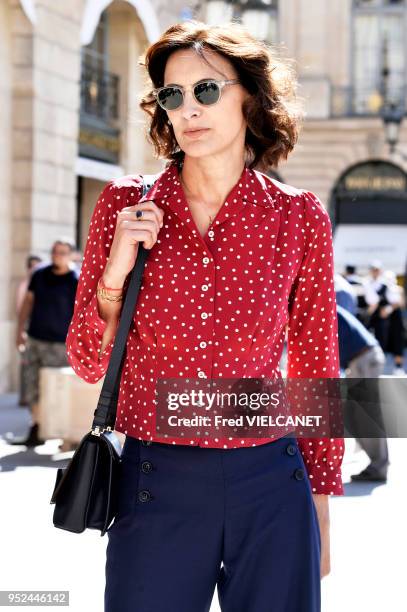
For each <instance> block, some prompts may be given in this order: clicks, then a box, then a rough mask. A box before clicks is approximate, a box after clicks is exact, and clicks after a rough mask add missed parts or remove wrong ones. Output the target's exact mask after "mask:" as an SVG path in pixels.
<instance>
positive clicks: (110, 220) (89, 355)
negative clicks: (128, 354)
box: [66, 179, 141, 383]
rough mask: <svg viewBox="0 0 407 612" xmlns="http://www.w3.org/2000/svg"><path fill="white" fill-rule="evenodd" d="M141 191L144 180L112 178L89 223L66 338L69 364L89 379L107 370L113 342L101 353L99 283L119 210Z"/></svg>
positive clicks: (135, 198)
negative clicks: (130, 183)
mask: <svg viewBox="0 0 407 612" xmlns="http://www.w3.org/2000/svg"><path fill="white" fill-rule="evenodd" d="M129 187H131V189H129ZM140 195H141V183H140V185H137V184H136V185H135V186H134V185H129V182H128V181H123V180H121V182H120V179H119V180H118V181H111V182H109V183H108V184H107V185H106V186H105V188H104V189H103V191H102V192H101V194H100V196H99V198H98V200H97V203H96V206H95V209H94V212H93V214H92V218H91V222H90V225H89V233H88V237H87V241H86V246H85V252H84V257H83V263H82V268H81V273H80V276H79V282H78V287H77V291H76V296H75V306H74V312H73V317H72V320H71V323H70V326H69V329H68V334H67V338H66V350H67V358H68V361H69V363H70V365H71V366H72V368H73V369H74V370H75V372H76V374H77V375H78V376H80V378H83V379H84V380H85V381H87V382H89V383H96V382H97V381H98V380H100V378H102V376H104V374H105V373H106V370H107V366H108V363H109V357H110V354H111V350H112V347H113V342H114V338H113V339H112V340H111V342H110V343H109V344H108V345H107V346H106V348H105V349H104V351H103V352H102V354H101V355H100V356H99V352H100V347H101V344H102V338H103V333H104V331H105V329H106V322H105V321H104V320H103V319H102V318H101V317H100V315H99V311H98V304H97V296H96V288H97V283H98V280H99V278H100V277H101V276H102V274H103V272H104V269H105V266H106V263H107V261H108V257H109V253H110V248H111V245H112V242H113V236H114V232H115V227H116V218H117V213H118V211H120V210H121V209H122V208H124V207H125V206H130V205H132V204H134V203H135V202H137V201H138V199H139V198H140ZM128 198H129V199H128Z"/></svg>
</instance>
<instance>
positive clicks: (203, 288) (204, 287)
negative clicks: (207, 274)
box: [201, 285, 209, 291]
mask: <svg viewBox="0 0 407 612" xmlns="http://www.w3.org/2000/svg"><path fill="white" fill-rule="evenodd" d="M201 289H202V291H208V289H209V287H208V285H202V287H201Z"/></svg>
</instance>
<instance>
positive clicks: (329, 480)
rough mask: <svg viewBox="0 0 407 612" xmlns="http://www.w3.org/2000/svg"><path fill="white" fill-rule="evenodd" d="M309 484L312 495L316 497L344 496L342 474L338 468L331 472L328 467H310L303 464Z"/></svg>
mask: <svg viewBox="0 0 407 612" xmlns="http://www.w3.org/2000/svg"><path fill="white" fill-rule="evenodd" d="M305 465H306V468H307V472H308V476H309V481H310V484H311V491H312V493H316V494H318V495H344V494H345V492H344V489H343V482H342V473H341V470H340V468H339V471H338V469H334V470H331V469H330V468H329V466H328V467H327V466H325V465H322V464H320V463H315V464H314V465H312V466H308V465H307V463H306V464H305Z"/></svg>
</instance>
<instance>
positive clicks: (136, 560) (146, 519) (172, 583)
mask: <svg viewBox="0 0 407 612" xmlns="http://www.w3.org/2000/svg"><path fill="white" fill-rule="evenodd" d="M107 537H108V544H107V549H106V586H105V612H209V609H210V607H211V601H212V598H213V595H214V592H215V588H216V587H217V593H218V598H219V605H220V608H221V610H222V612H320V608H321V603H320V601H321V590H320V589H321V581H320V550H321V538H320V531H319V525H318V518H317V512H316V507H315V504H314V501H313V498H312V491H311V486H310V480H309V477H308V474H307V472H306V469H305V465H304V462H303V458H302V455H301V453H300V450H299V447H298V444H297V440H296V438H295V437H292V435H291V434H289V435H288V436H285V437H283V438H280V439H278V440H275V441H272V442H269V443H267V444H263V445H260V446H252V447H248V448H237V449H219V448H204V447H199V446H186V445H171V444H161V443H157V442H152V443H151V442H145V441H141V440H138V439H136V438H132V437H129V436H127V437H126V439H125V443H124V446H123V451H122V471H121V476H120V486H119V511H118V514H117V516H116V518H115V520H114V522H113V523H112V525H111V527H110V528H109V530H108V532H107Z"/></svg>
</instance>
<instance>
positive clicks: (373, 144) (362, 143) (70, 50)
mask: <svg viewBox="0 0 407 612" xmlns="http://www.w3.org/2000/svg"><path fill="white" fill-rule="evenodd" d="M235 4H236V3H235ZM222 6H223V8H222ZM230 8H231V7H230V6H227V4H226V3H222V2H219V0H210V1H209V2H207V3H200V2H197V3H195V4H193V3H191V2H189V0H185V1H183V0H173V1H172V2H171V3H167V2H165V1H164V0H126V1H124V0H114V1H112V0H69V1H67V2H55V1H54V0H4V2H1V3H0V48H1V50H0V68H1V74H2V79H1V85H0V108H1V113H0V141H1V148H0V156H1V164H0V185H1V188H2V189H1V192H2V197H1V201H0V214H1V220H2V223H1V239H2V245H3V249H4V251H3V252H4V253H5V259H4V261H3V266H2V268H1V277H0V282H1V289H2V293H3V296H5V297H4V299H3V301H2V306H1V311H0V330H1V337H2V339H3V345H2V346H3V348H2V351H1V354H0V355H1V356H0V385H1V388H2V389H3V390H6V389H13V388H14V389H15V387H16V379H17V377H16V370H17V368H16V363H17V354H16V350H15V348H14V330H15V306H14V303H15V289H16V286H17V283H18V282H19V280H20V279H21V278H22V276H23V274H24V263H25V258H26V256H27V254H28V253H29V252H35V253H39V254H40V255H43V256H47V255H48V252H49V247H50V245H51V243H52V241H53V240H54V238H55V237H56V236H59V235H61V234H63V235H70V236H71V237H73V238H74V239H75V240H76V241H77V244H78V246H79V247H80V248H83V246H84V242H85V239H86V233H87V228H88V224H89V219H90V216H91V214H92V210H93V206H94V205H95V202H96V198H97V195H98V194H99V192H100V191H101V189H102V188H103V185H104V184H105V183H106V182H107V181H108V180H109V179H110V178H112V177H114V176H118V175H120V174H127V173H131V172H133V171H135V172H157V171H158V170H160V169H161V168H162V163H161V162H160V161H157V160H155V159H154V158H153V156H152V151H151V148H150V145H149V144H148V143H147V142H146V140H145V135H144V116H143V114H142V113H141V111H140V110H139V108H138V94H139V92H140V91H141V89H142V88H143V87H144V75H143V72H142V69H141V67H140V66H139V65H138V58H139V56H140V54H141V53H142V51H143V49H144V48H145V46H146V45H148V44H149V43H151V42H153V41H154V40H155V39H156V38H157V37H158V36H159V34H160V32H161V31H163V30H164V29H165V28H166V27H168V26H169V25H170V24H171V23H174V22H176V21H180V20H182V19H187V18H189V17H191V16H192V15H196V16H197V17H198V18H202V19H203V20H205V19H207V20H208V21H209V20H210V19H211V18H212V17H213V16H214V15H216V14H217V15H219V12H217V11H219V10H220V9H221V10H229V12H228V13H227V14H228V15H229V16H230ZM232 9H233V7H232ZM267 11H268V12H269V21H268V23H269V27H268V29H267V32H266V33H265V38H266V39H267V41H268V42H272V43H278V44H280V45H281V49H282V52H283V53H286V54H287V55H288V56H290V57H294V58H295V60H296V64H297V69H298V74H299V77H300V84H301V87H300V94H301V95H302V96H303V97H304V98H305V100H306V111H307V116H306V121H305V123H304V127H303V129H302V132H301V137H300V141H299V143H298V145H297V147H296V149H295V151H294V152H293V153H292V154H291V155H290V157H289V159H288V161H287V162H285V163H284V164H281V165H280V166H279V168H275V169H270V173H273V171H274V172H275V173H276V174H277V175H278V177H279V178H280V180H282V181H283V182H287V183H290V184H292V185H294V186H296V187H305V188H307V189H311V190H313V191H314V192H315V193H317V195H319V197H320V198H321V199H322V201H323V202H324V204H325V205H326V207H327V208H328V210H329V212H330V215H331V218H332V222H333V227H334V232H335V250H336V264H337V267H338V271H341V269H342V267H343V265H344V264H345V263H347V262H354V263H355V264H357V265H359V266H360V267H361V269H364V268H366V265H367V264H368V262H369V261H370V259H371V258H372V257H381V258H382V259H383V261H384V263H385V265H386V266H388V267H391V268H392V269H393V270H394V271H395V272H396V273H397V274H398V275H401V274H403V272H404V265H405V251H404V244H405V243H406V239H407V186H406V168H407V165H406V154H407V149H406V147H405V141H406V127H405V126H404V125H403V124H402V126H401V130H400V135H399V142H398V144H397V147H396V150H395V152H393V153H392V154H391V153H390V152H389V147H388V145H387V143H386V138H385V130H384V125H383V120H382V118H381V116H380V109H381V106H382V103H383V82H382V77H383V74H384V72H383V68H384V67H385V66H388V68H389V71H388V76H387V81H386V88H387V89H386V92H387V94H388V95H389V96H390V97H391V99H392V100H397V102H398V103H400V104H401V103H402V104H404V100H405V96H406V87H405V84H406V71H407V61H406V54H407V42H406V39H405V36H404V31H405V28H406V20H407V8H406V2H405V1H404V0H330V1H329V2H327V1H326V0H312V2H310V1H308V0H284V1H283V0H280V1H278V0H270V2H268V3H267ZM225 15H226V13H225ZM211 16H212V17H211ZM247 24H248V25H253V20H252V19H248V20H247ZM400 101H401V102H400ZM403 114H404V110H403Z"/></svg>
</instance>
